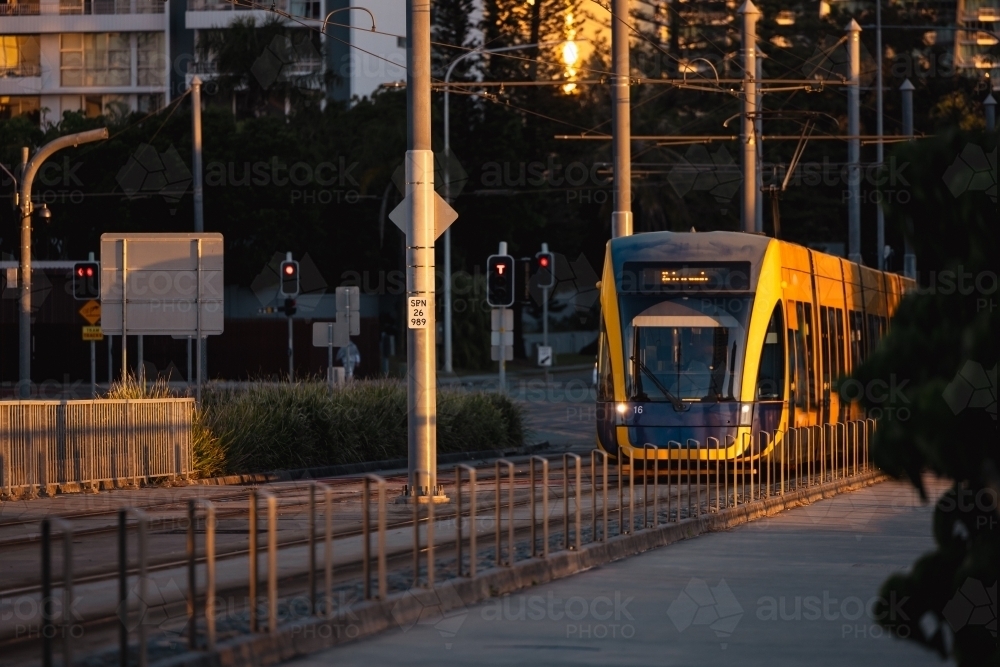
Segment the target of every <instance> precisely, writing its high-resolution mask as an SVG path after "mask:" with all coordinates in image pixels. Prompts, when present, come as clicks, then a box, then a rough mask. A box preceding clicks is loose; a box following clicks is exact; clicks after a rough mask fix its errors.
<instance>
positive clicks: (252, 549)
mask: <svg viewBox="0 0 1000 667" xmlns="http://www.w3.org/2000/svg"><path fill="white" fill-rule="evenodd" d="M247 532H248V535H249V537H248V540H247V546H248V548H249V554H248V558H247V560H248V562H249V565H250V576H249V577H248V578H247V582H248V587H249V589H250V590H249V592H248V594H247V605H248V606H249V609H248V611H249V619H250V632H257V621H258V619H257V577H258V576H259V572H260V569H259V568H258V567H257V565H258V563H257V492H256V491H251V492H250V497H249V498H248V499H247Z"/></svg>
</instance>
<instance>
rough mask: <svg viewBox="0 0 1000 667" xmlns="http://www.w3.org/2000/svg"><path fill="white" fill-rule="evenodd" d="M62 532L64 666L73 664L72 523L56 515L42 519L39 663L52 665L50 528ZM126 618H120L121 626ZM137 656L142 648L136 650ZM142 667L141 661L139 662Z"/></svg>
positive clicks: (61, 619) (52, 624) (54, 633)
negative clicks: (40, 641) (40, 659)
mask: <svg viewBox="0 0 1000 667" xmlns="http://www.w3.org/2000/svg"><path fill="white" fill-rule="evenodd" d="M53 526H54V527H56V528H57V529H59V530H60V531H61V532H62V543H63V594H62V613H61V618H60V621H61V624H62V658H63V665H64V667H68V665H71V664H73V646H72V643H71V640H72V638H73V622H72V619H71V618H70V610H71V609H72V608H73V526H72V525H70V523H69V522H68V521H66V520H64V519H60V518H59V517H47V518H45V519H42V525H41V533H42V554H41V556H42V563H41V565H42V627H41V639H42V665H43V667H52V656H53V648H52V639H53V638H54V637H55V635H56V630H55V622H54V620H53V618H52V528H53ZM126 620H127V618H126V619H122V627H125V621H126ZM140 655H144V651H143V650H142V649H140ZM142 667H145V664H143V665H142Z"/></svg>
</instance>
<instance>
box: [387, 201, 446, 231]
mask: <svg viewBox="0 0 1000 667" xmlns="http://www.w3.org/2000/svg"><path fill="white" fill-rule="evenodd" d="M412 196H413V195H412V194H408V195H406V197H405V198H404V199H403V201H401V202H400V203H399V206H397V207H396V208H394V209H392V213H390V214H389V219H390V220H392V221H393V223H395V225H396V226H397V227H399V229H400V230H401V231H402V232H403V233H404V234H405V233H406V218H407V212H408V211H409V210H410V203H409V202H410V197H412ZM457 219H458V211H456V210H455V209H453V208H452V207H451V206H450V205H449V204H448V202H446V201H445V200H444V197H442V196H441V195H439V194H438V193H436V192H435V193H434V238H438V237H439V236H441V235H442V234H444V230H446V229H448V227H450V226H451V223H453V222H455V220H457Z"/></svg>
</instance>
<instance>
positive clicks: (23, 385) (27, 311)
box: [17, 127, 108, 398]
mask: <svg viewBox="0 0 1000 667" xmlns="http://www.w3.org/2000/svg"><path fill="white" fill-rule="evenodd" d="M107 138H108V128H106V127H102V128H101V129H99V130H88V131H87V132H77V133H76V134H67V135H66V136H64V137H59V138H58V139H54V140H53V141H50V142H49V143H47V144H45V145H44V146H42V147H41V148H39V149H38V151H37V152H36V153H35V155H34V157H32V158H31V160H30V161H29V160H28V149H27V148H24V149H22V156H23V157H22V161H23V162H24V163H25V164H24V170H23V171H22V174H21V192H20V194H19V195H18V198H17V203H18V207H19V208H20V209H21V266H20V273H21V283H20V287H21V312H20V313H19V322H18V338H19V341H18V342H19V348H20V349H19V359H18V362H19V363H18V385H19V387H18V394H19V395H20V397H21V398H28V397H29V395H30V393H31V213H32V209H33V207H32V204H31V186H32V184H33V183H34V180H35V174H37V173H38V170H39V169H41V167H42V163H43V162H45V160H47V159H48V158H49V157H50V156H51V155H52V154H53V153H55V152H56V151H59V150H62V149H63V148H68V147H70V146H73V147H76V146H79V145H80V144H86V143H90V142H92V141H101V140H102V139H107ZM39 215H40V216H41V217H42V218H43V219H45V220H48V219H49V218H51V217H52V212H51V211H50V210H49V207H48V206H46V205H45V204H42V207H41V210H40V211H39Z"/></svg>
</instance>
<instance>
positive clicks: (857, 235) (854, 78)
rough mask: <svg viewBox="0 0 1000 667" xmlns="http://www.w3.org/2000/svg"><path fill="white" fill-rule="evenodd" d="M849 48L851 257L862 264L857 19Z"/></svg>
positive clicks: (850, 27) (851, 27) (852, 25)
mask: <svg viewBox="0 0 1000 667" xmlns="http://www.w3.org/2000/svg"><path fill="white" fill-rule="evenodd" d="M847 52H848V54H849V56H850V58H849V60H850V73H849V75H848V84H847V135H848V138H847V188H848V201H847V259H848V260H849V261H851V262H855V263H856V264H861V138H860V137H859V134H860V132H861V129H860V128H861V120H860V117H861V26H859V25H858V22H857V21H855V20H854V19H851V23H850V24H849V25H848V26H847ZM879 254H882V249H881V248H879Z"/></svg>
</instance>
